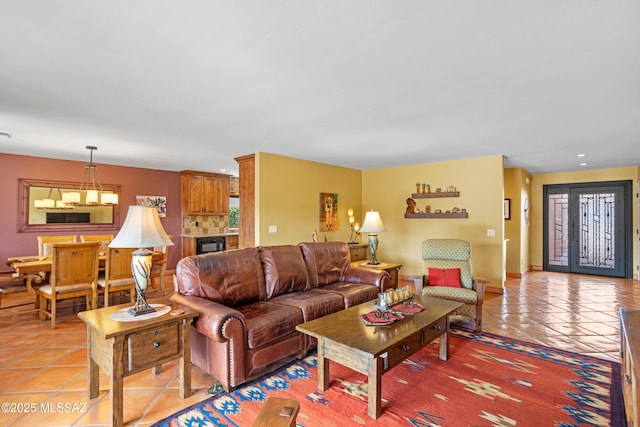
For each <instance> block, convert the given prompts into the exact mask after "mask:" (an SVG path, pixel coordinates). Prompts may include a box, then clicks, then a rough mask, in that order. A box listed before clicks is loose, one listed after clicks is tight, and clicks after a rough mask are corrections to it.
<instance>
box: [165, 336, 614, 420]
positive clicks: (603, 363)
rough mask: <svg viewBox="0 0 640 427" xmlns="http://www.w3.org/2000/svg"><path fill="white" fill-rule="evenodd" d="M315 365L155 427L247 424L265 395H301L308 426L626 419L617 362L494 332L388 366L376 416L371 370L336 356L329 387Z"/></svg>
mask: <svg viewBox="0 0 640 427" xmlns="http://www.w3.org/2000/svg"><path fill="white" fill-rule="evenodd" d="M316 364H317V359H316V357H315V354H314V355H310V356H308V357H306V358H305V359H303V360H299V361H296V362H295V363H292V364H290V365H289V366H287V367H285V368H282V369H281V370H279V371H276V372H274V373H273V374H271V375H268V376H265V377H263V378H261V379H259V380H257V381H254V382H253V383H251V384H248V385H245V386H243V387H241V388H239V389H237V390H235V391H234V392H232V393H224V392H223V393H220V394H218V395H216V396H212V397H211V398H210V399H207V400H205V401H203V402H201V403H199V404H197V405H194V406H192V407H190V408H187V409H185V410H183V411H181V412H179V413H177V414H175V415H173V416H171V417H169V418H167V419H165V420H162V421H160V422H158V423H156V424H154V426H153V427H165V426H167V427H177V426H180V427H195V426H198V427H212V426H242V427H243V426H250V425H251V424H252V422H253V420H254V419H255V418H256V416H257V414H258V413H259V412H260V409H261V408H262V405H263V404H264V401H265V399H266V398H267V397H284V398H289V399H295V400H297V401H299V402H300V413H299V414H298V417H297V425H298V426H301V427H302V426H303V427H312V426H334V427H338V426H361V425H365V426H385V427H389V426H413V427H418V426H454V427H458V426H536V427H537V426H556V427H570V426H626V422H625V420H624V404H623V402H622V390H621V384H620V365H619V364H618V363H615V362H611V361H608V360H604V359H598V358H594V357H588V356H582V355H579V354H576V353H570V352H567V351H562V350H558V349H554V348H549V347H544V346H541V345H536V344H531V343H527V342H524V341H519V340H515V339H511V338H506V337H501V336H498V335H493V334H490V333H480V334H475V333H472V332H469V331H466V330H462V329H455V330H454V331H453V333H452V334H451V355H450V358H449V360H448V361H446V362H445V361H441V360H439V359H438V341H436V342H434V343H432V344H430V345H429V346H427V347H425V348H424V349H422V350H421V351H419V352H418V353H416V354H415V355H414V356H412V357H410V358H409V359H407V360H405V361H404V362H403V363H402V364H401V365H399V366H397V367H396V368H394V369H392V370H391V371H389V372H388V373H386V374H385V375H384V376H383V377H382V411H383V412H382V415H381V416H380V418H378V419H377V420H373V419H371V418H369V417H368V416H367V379H366V377H365V376H364V375H361V374H359V373H357V372H354V371H352V370H350V369H348V368H345V367H343V366H341V365H338V364H336V363H333V362H331V366H330V372H331V387H330V388H329V389H328V390H326V391H324V392H323V391H320V390H318V388H317V384H318V383H317V369H316Z"/></svg>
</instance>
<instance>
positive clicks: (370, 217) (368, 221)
mask: <svg viewBox="0 0 640 427" xmlns="http://www.w3.org/2000/svg"><path fill="white" fill-rule="evenodd" d="M385 230H386V228H384V224H382V218H380V213H379V212H376V211H374V210H373V209H372V210H370V211H368V212H367V213H366V214H365V217H364V221H363V222H362V227H360V232H361V233H369V250H370V251H371V259H370V260H369V262H368V263H367V264H368V265H378V264H380V262H379V261H378V259H377V258H376V250H377V249H378V233H379V232H380V231H385Z"/></svg>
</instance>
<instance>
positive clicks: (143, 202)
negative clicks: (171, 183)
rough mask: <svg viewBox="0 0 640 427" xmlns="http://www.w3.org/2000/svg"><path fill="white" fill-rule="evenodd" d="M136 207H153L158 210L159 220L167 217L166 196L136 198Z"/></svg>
mask: <svg viewBox="0 0 640 427" xmlns="http://www.w3.org/2000/svg"><path fill="white" fill-rule="evenodd" d="M136 205H138V206H153V207H154V208H156V209H157V210H158V216H159V217H160V218H165V217H166V216H167V197H166V196H136Z"/></svg>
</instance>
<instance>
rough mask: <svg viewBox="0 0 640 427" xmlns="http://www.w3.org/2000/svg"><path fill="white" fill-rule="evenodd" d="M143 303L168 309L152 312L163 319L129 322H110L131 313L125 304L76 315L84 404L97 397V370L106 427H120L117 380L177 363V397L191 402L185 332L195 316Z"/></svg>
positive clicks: (164, 302) (159, 301)
mask: <svg viewBox="0 0 640 427" xmlns="http://www.w3.org/2000/svg"><path fill="white" fill-rule="evenodd" d="M149 303H150V304H151V305H154V306H155V305H157V304H162V305H164V306H169V309H166V308H165V309H160V308H158V311H159V312H160V310H162V311H163V312H166V313H165V314H161V315H156V316H155V317H151V318H145V319H143V320H132V321H119V320H114V319H113V318H112V315H114V316H115V315H116V314H122V310H123V309H127V308H129V307H131V303H128V304H121V305H115V306H110V307H105V308H100V309H97V310H90V311H83V312H81V313H79V314H78V317H80V319H82V321H83V322H84V323H86V324H87V355H88V357H87V359H88V363H89V366H88V369H89V398H90V399H95V398H96V397H98V394H99V391H100V380H99V378H100V376H99V369H98V368H102V370H103V371H104V372H105V373H106V374H107V375H108V376H109V379H110V393H111V425H112V426H116V427H120V426H122V425H123V416H124V411H123V380H124V378H125V377H127V376H129V375H131V374H135V373H136V372H140V371H143V370H145V369H149V368H153V373H154V374H159V373H160V372H162V364H163V363H165V362H169V361H171V360H175V359H180V397H182V398H183V399H185V398H187V397H189V396H191V338H190V337H191V335H190V327H191V322H192V321H193V318H194V317H197V316H198V312H197V311H194V310H192V309H190V308H188V307H184V306H181V305H179V304H176V303H174V302H172V301H170V300H167V299H156V300H150V301H149ZM131 319H134V318H133V317H132V318H131Z"/></svg>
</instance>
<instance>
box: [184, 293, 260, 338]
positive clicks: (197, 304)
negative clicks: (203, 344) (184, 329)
mask: <svg viewBox="0 0 640 427" xmlns="http://www.w3.org/2000/svg"><path fill="white" fill-rule="evenodd" d="M171 300H172V301H175V302H177V303H178V304H182V305H184V306H187V307H189V308H191V309H193V310H196V311H197V312H198V313H199V314H198V318H197V319H196V320H195V322H194V327H195V328H196V330H197V331H198V332H200V333H201V334H204V335H206V336H208V337H210V338H212V339H214V340H216V341H219V342H226V341H229V340H236V339H237V340H240V342H243V343H244V342H245V341H246V330H247V327H246V322H245V318H244V316H243V315H242V313H240V312H239V311H238V310H235V309H233V308H231V307H227V306H226V305H222V304H219V303H217V302H214V301H211V300H208V299H206V298H202V297H197V296H193V295H182V294H178V293H176V294H173V295H172V296H171ZM232 320H235V321H236V322H239V323H240V324H241V326H242V327H241V328H237V327H233V328H229V327H227V324H228V323H229V322H230V321H232ZM231 331H236V332H231ZM236 335H238V336H236Z"/></svg>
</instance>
